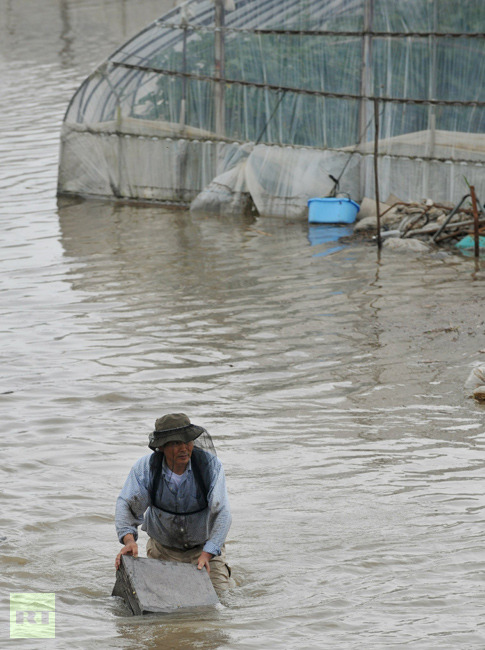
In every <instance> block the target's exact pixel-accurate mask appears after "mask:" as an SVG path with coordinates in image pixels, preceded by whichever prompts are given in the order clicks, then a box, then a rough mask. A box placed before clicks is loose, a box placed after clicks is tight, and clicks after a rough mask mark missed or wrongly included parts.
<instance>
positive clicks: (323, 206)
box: [308, 197, 360, 223]
mask: <svg viewBox="0 0 485 650" xmlns="http://www.w3.org/2000/svg"><path fill="white" fill-rule="evenodd" d="M359 210H360V205H359V204H358V203H356V202H355V201H352V199H347V198H342V197H336V198H325V199H309V200H308V222H309V223H354V221H355V219H356V217H357V213H358V211H359Z"/></svg>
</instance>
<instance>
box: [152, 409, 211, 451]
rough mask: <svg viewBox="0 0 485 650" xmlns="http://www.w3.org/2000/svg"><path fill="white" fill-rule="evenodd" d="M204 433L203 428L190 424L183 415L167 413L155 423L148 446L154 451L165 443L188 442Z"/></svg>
mask: <svg viewBox="0 0 485 650" xmlns="http://www.w3.org/2000/svg"><path fill="white" fill-rule="evenodd" d="M204 431H205V429H204V428H203V427H198V426H197V425H196V424H192V423H191V422H190V420H189V418H188V417H187V416H186V415H185V413H169V414H168V415H164V416H162V417H161V418H158V420H156V421H155V431H153V432H152V433H150V435H149V437H148V446H149V447H150V449H153V450H154V451H155V450H156V449H157V448H161V447H163V445H166V444H167V442H174V441H181V442H190V441H191V440H195V439H196V438H198V437H199V436H200V435H201V434H202V433H204Z"/></svg>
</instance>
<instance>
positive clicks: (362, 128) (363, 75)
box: [357, 0, 374, 196]
mask: <svg viewBox="0 0 485 650" xmlns="http://www.w3.org/2000/svg"><path fill="white" fill-rule="evenodd" d="M373 13H374V0H365V5H364V30H363V34H362V63H361V70H360V95H361V99H360V106H359V133H358V134H357V138H358V142H359V144H360V142H362V141H364V138H365V133H366V129H367V122H368V119H369V112H370V111H368V108H369V100H368V97H369V96H370V95H372V94H373V93H372V92H371V80H372V36H371V35H370V32H371V31H372V26H373ZM360 170H361V171H360V176H361V178H360V184H361V188H360V189H361V194H362V196H364V193H365V185H366V180H367V179H366V175H365V174H366V171H365V165H364V164H361V166H360Z"/></svg>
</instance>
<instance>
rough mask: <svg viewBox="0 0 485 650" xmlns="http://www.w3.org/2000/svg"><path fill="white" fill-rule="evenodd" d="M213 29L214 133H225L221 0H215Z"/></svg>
mask: <svg viewBox="0 0 485 650" xmlns="http://www.w3.org/2000/svg"><path fill="white" fill-rule="evenodd" d="M214 11H215V16H214V20H215V30H214V52H215V76H216V78H217V81H216V85H215V89H214V102H215V105H214V113H215V123H216V124H215V126H216V134H217V135H219V136H224V134H225V130H226V129H225V110H226V109H225V85H224V75H225V65H224V64H225V60H224V59H225V52H224V16H225V10H224V5H223V3H222V0H215V8H214Z"/></svg>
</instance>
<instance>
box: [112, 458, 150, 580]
mask: <svg viewBox="0 0 485 650" xmlns="http://www.w3.org/2000/svg"><path fill="white" fill-rule="evenodd" d="M148 459H149V456H148V457H147V456H145V457H144V458H140V460H139V461H137V463H135V465H134V466H133V467H132V469H131V471H130V473H129V474H128V478H127V479H126V481H125V484H124V486H123V489H122V490H121V492H120V495H119V497H118V499H117V501H116V514H115V525H116V531H117V533H118V539H119V541H120V542H121V543H122V544H124V546H123V548H122V549H121V551H120V552H119V553H118V555H117V557H116V560H115V566H116V569H118V568H119V566H120V562H121V556H122V555H133V556H134V557H137V556H138V545H137V543H136V540H137V539H138V526H139V525H140V524H142V523H143V515H144V513H145V510H146V509H147V508H148V506H149V505H150V497H149V494H148V484H149V462H148Z"/></svg>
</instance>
